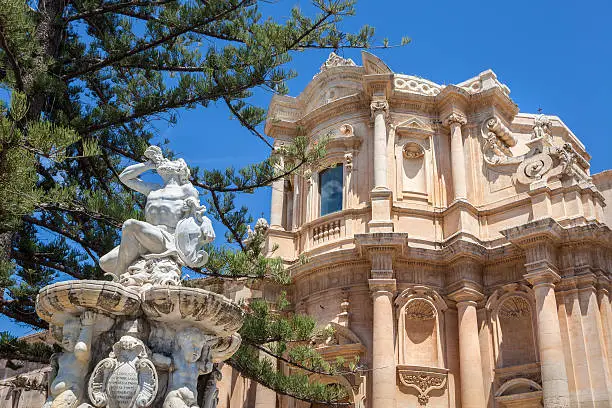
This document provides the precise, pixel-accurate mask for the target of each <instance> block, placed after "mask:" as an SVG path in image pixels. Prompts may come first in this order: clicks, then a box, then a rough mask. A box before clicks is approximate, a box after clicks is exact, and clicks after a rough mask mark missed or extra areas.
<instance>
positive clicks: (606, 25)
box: [0, 0, 612, 335]
mask: <svg viewBox="0 0 612 408" xmlns="http://www.w3.org/2000/svg"><path fill="white" fill-rule="evenodd" d="M296 4H297V5H299V6H300V7H303V8H304V9H310V7H311V6H310V2H309V1H297V2H296V1H282V0H281V1H278V2H274V3H271V4H270V5H267V6H266V10H271V11H272V13H273V14H274V16H275V17H278V18H282V17H283V16H285V15H287V14H288V11H289V9H290V8H291V7H292V6H293V5H296ZM610 19H612V2H610V1H609V0H608V1H604V0H596V1H589V2H585V1H583V2H578V1H568V0H561V1H551V0H547V1H537V0H536V1H524V0H516V1H512V2H506V1H503V2H502V1H486V2H485V1H421V2H417V1H372V0H368V1H365V0H361V1H359V2H358V3H357V6H356V15H355V16H354V17H351V18H350V19H348V20H346V22H345V23H344V25H343V26H344V28H345V29H347V30H357V28H358V27H360V26H361V25H364V24H368V25H371V26H374V27H375V28H376V38H377V39H378V40H379V43H380V42H381V41H382V39H383V38H389V40H390V41H391V42H392V43H394V42H395V43H399V41H400V39H401V37H402V36H408V37H410V38H411V39H412V42H411V44H409V45H407V46H405V47H401V48H392V49H386V50H372V51H371V52H373V53H374V54H376V55H378V56H379V57H380V58H382V59H383V60H384V61H385V62H386V63H387V65H389V67H391V69H392V70H394V71H395V72H399V73H405V74H412V75H418V76H421V77H424V78H427V79H430V80H432V81H434V82H437V83H440V84H452V83H459V82H462V81H464V80H466V79H468V78H471V77H472V76H474V75H476V74H478V73H480V72H482V71H484V70H486V69H489V68H491V69H493V70H494V71H495V73H496V74H497V76H498V78H499V80H500V81H502V82H503V83H505V84H506V85H508V86H509V87H510V90H511V91H512V92H511V94H510V96H511V97H512V99H513V100H514V101H515V102H516V103H517V104H518V106H519V108H520V110H521V111H522V112H536V111H537V109H538V108H542V110H543V113H546V114H551V115H558V116H559V117H561V119H562V120H563V121H564V122H565V123H566V124H567V125H568V126H569V128H570V129H571V130H572V131H573V132H574V133H575V134H576V136H577V137H578V138H579V139H580V140H581V141H582V142H583V143H584V144H585V146H586V148H587V151H588V152H589V153H590V154H591V155H592V156H593V159H592V161H591V166H592V167H591V171H592V173H597V172H600V171H602V170H605V169H609V168H612V147H611V146H612V144H611V143H610V135H611V133H612V132H611V130H610V126H612V122H610V121H609V120H608V118H609V117H610V111H611V110H612V103H610V99H609V98H610V96H611V95H612V75H611V73H612V53H611V51H612V47H611V45H612V25H611V24H610ZM328 53H329V51H328V50H313V51H306V52H301V53H296V54H295V55H294V59H293V61H292V62H291V63H290V65H289V67H290V68H293V69H294V70H296V71H297V72H298V74H299V75H298V77H297V78H296V79H294V80H292V81H291V82H290V83H289V88H290V95H293V96H295V95H297V94H298V93H299V92H301V90H302V89H303V88H304V87H305V86H306V84H307V83H308V82H309V80H310V79H311V78H312V76H313V75H314V74H315V73H316V72H317V71H318V69H319V66H320V65H321V63H322V62H323V61H325V59H326V58H327V55H328ZM340 54H341V55H343V56H345V57H350V58H353V59H354V60H355V62H357V63H358V64H360V63H361V57H360V51H359V50H345V51H341V52H340ZM271 97H272V95H271V94H270V93H267V92H263V91H261V92H257V93H256V95H255V97H254V98H253V101H254V102H255V103H258V104H260V105H263V106H267V104H268V103H269V101H270V99H271ZM229 118H230V115H229V113H228V112H227V110H226V109H225V107H224V106H223V105H222V104H219V106H218V107H215V106H214V105H211V106H210V107H209V108H207V109H203V108H200V109H196V110H192V111H187V112H179V121H178V124H177V125H175V126H173V127H165V126H162V127H160V129H159V131H160V138H168V139H169V140H170V146H171V147H172V148H173V149H174V150H175V151H176V153H177V154H178V155H179V156H182V157H184V158H185V159H186V160H187V162H188V163H189V164H191V165H197V166H200V167H204V168H221V169H224V168H225V167H227V166H235V167H240V166H242V165H244V164H247V163H251V162H256V161H259V160H261V159H263V158H264V157H266V155H267V154H268V153H269V151H268V148H267V147H266V146H265V145H264V144H263V143H262V142H261V141H259V140H258V139H256V138H255V137H254V136H252V135H250V134H249V133H248V132H246V131H245V130H243V129H242V128H241V127H240V125H239V124H238V123H237V121H235V120H229ZM269 196H270V190H269V188H266V189H262V190H261V191H259V192H257V193H255V194H253V195H248V196H244V197H242V198H241V199H240V202H241V203H244V204H246V205H247V206H248V207H249V209H250V210H251V213H252V214H253V215H254V217H259V216H265V217H266V218H269V216H268V213H269ZM216 229H217V230H218V233H217V236H218V237H219V238H218V243H219V244H221V243H222V242H221V241H222V236H223V232H222V229H221V228H219V227H218V226H216ZM3 329H9V330H11V332H13V333H14V334H16V335H23V334H27V333H30V332H31V330H30V329H29V328H26V327H21V326H19V325H15V324H12V323H9V322H8V321H7V319H6V318H4V317H3V316H0V330H3Z"/></svg>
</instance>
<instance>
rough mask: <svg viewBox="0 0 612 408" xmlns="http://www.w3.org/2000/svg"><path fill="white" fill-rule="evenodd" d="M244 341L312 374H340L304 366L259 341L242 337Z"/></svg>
mask: <svg viewBox="0 0 612 408" xmlns="http://www.w3.org/2000/svg"><path fill="white" fill-rule="evenodd" d="M242 342H243V343H245V344H247V345H249V346H250V347H253V348H255V349H257V350H259V351H263V352H264V353H266V354H267V355H269V356H270V357H274V358H275V359H278V360H280V361H282V362H284V363H287V364H289V365H291V366H293V367H296V368H299V369H300V370H304V371H308V372H309V373H312V374H321V375H328V376H335V375H338V373H332V372H330V371H320V370H315V369H312V368H309V367H306V366H304V365H302V364H299V363H296V362H295V361H293V360H289V359H288V358H285V357H283V356H281V355H278V354H275V353H274V352H272V350H270V349H269V348H267V347H263V346H261V345H259V344H257V343H253V342H251V341H248V340H245V339H242Z"/></svg>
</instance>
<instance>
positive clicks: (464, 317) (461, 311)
mask: <svg viewBox="0 0 612 408" xmlns="http://www.w3.org/2000/svg"><path fill="white" fill-rule="evenodd" d="M449 297H450V298H451V299H453V300H454V301H455V302H457V316H458V327H459V372H460V376H461V378H460V383H461V407H462V408H483V407H486V406H487V403H486V401H485V393H484V382H483V376H482V359H481V356H480V340H479V338H478V316H477V313H476V306H477V302H478V301H480V300H482V299H483V295H482V294H481V293H479V292H478V291H476V290H474V289H470V288H462V289H459V290H457V291H455V292H453V293H452V294H451V295H450V296H449Z"/></svg>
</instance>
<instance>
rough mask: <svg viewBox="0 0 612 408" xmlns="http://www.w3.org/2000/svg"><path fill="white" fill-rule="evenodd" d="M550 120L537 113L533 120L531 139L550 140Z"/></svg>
mask: <svg viewBox="0 0 612 408" xmlns="http://www.w3.org/2000/svg"><path fill="white" fill-rule="evenodd" d="M551 127H552V122H551V120H550V118H548V117H547V116H545V115H543V114H539V115H538V116H536V117H535V119H534V121H533V132H532V134H531V138H532V139H545V140H546V141H550V138H551V129H550V128H551Z"/></svg>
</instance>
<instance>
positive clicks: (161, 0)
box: [64, 0, 176, 23]
mask: <svg viewBox="0 0 612 408" xmlns="http://www.w3.org/2000/svg"><path fill="white" fill-rule="evenodd" d="M175 1H176V0H157V1H126V2H124V3H114V4H106V5H104V6H101V7H98V8H95V9H93V10H88V11H84V12H81V13H78V14H74V15H72V16H68V17H65V18H64V22H65V23H69V22H71V21H75V20H81V19H86V18H89V17H94V16H97V15H100V14H105V13H109V12H116V11H117V10H121V9H123V8H126V7H140V6H142V7H148V6H161V5H164V4H167V3H172V2H175Z"/></svg>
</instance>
